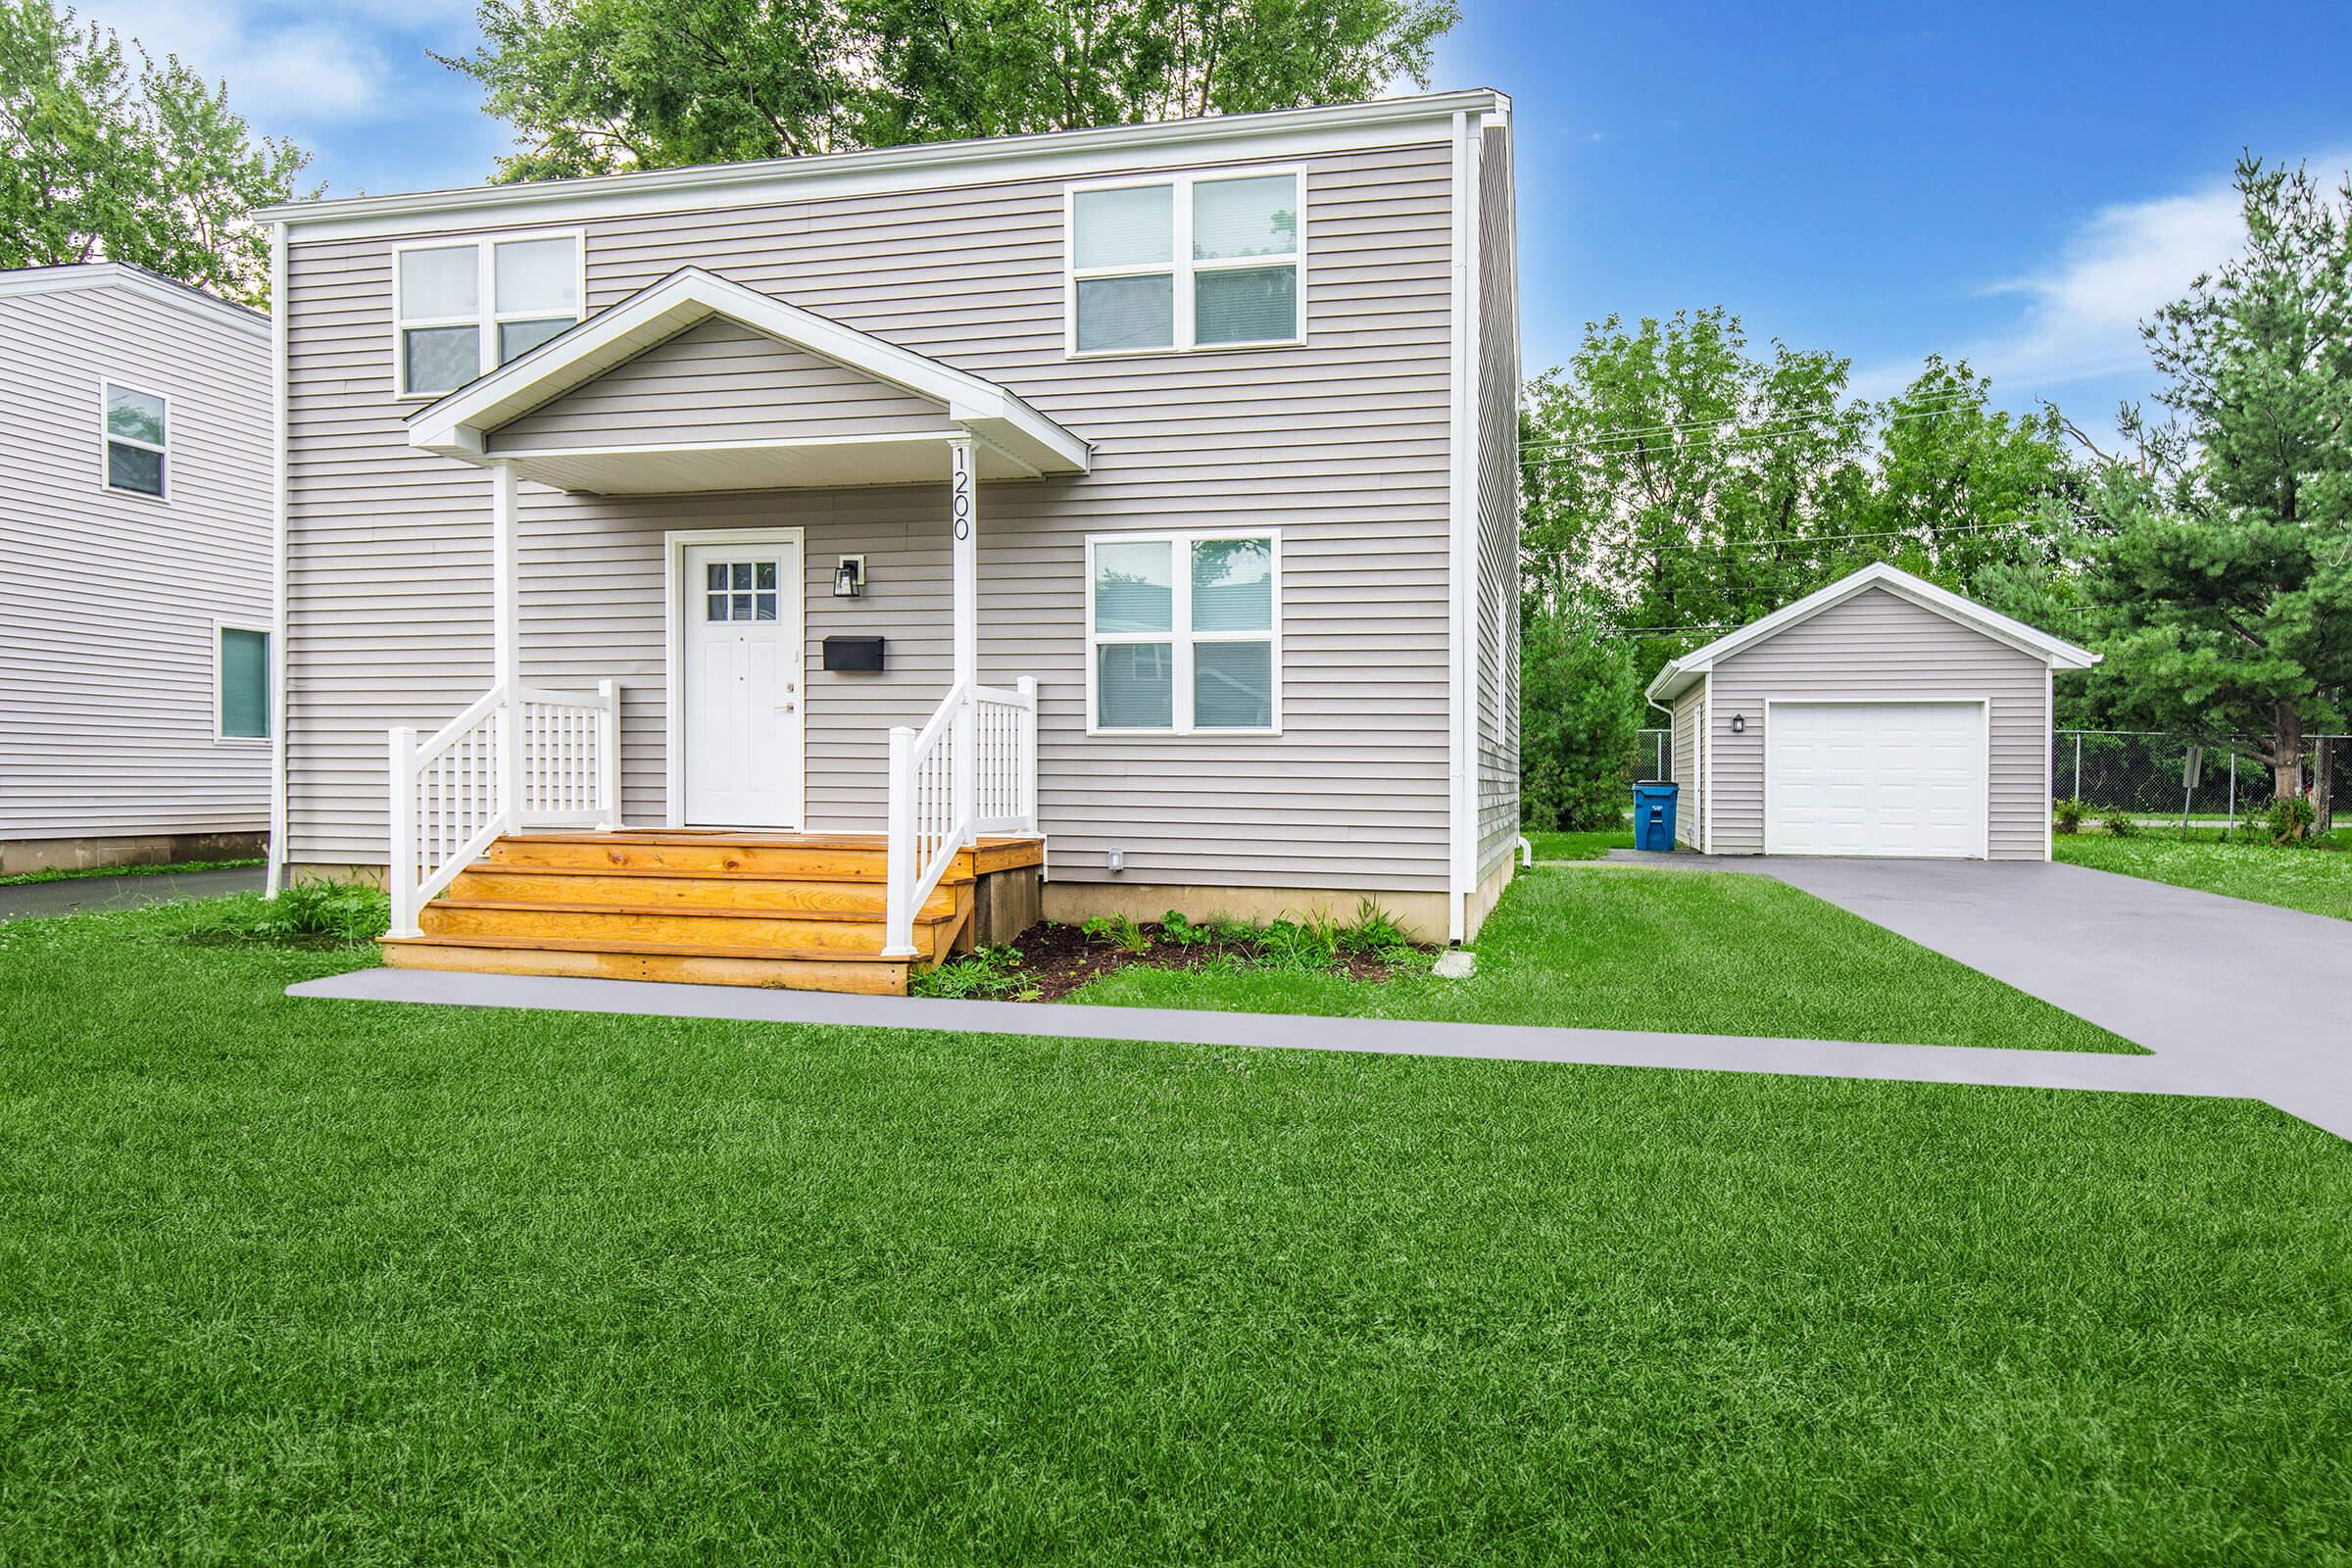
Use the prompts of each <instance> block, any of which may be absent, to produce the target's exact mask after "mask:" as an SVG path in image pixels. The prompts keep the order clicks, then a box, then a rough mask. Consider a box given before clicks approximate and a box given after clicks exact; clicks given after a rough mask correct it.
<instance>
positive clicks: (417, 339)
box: [392, 233, 581, 398]
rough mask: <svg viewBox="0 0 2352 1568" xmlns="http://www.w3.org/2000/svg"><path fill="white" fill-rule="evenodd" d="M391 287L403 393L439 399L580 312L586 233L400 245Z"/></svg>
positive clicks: (396, 357) (396, 356) (536, 343)
mask: <svg viewBox="0 0 2352 1568" xmlns="http://www.w3.org/2000/svg"><path fill="white" fill-rule="evenodd" d="M392 291H393V298H394V301H395V305H394V310H395V313H396V316H397V324H396V327H395V343H394V351H393V358H394V361H395V376H396V378H397V383H398V388H399V395H400V396H401V397H404V398H420V397H439V396H440V395H441V394H442V393H444V392H450V391H455V390H456V389H457V388H459V387H462V386H464V385H465V384H466V382H468V381H470V380H472V379H473V378H474V377H475V376H477V375H480V374H482V373H484V372H485V371H488V370H492V369H495V368H498V367H499V366H501V365H504V364H506V363H507V362H508V361H509V360H511V359H513V358H515V356H516V355H517V354H522V353H525V352H527V351H528V350H531V349H534V348H537V347H538V346H539V345H540V344H542V343H544V342H546V341H547V340H548V339H549V338H551V337H554V336H555V335H556V334H557V333H559V332H561V331H563V330H564V328H566V327H568V326H570V325H571V324H572V323H573V322H575V321H577V320H578V319H580V291H581V279H580V236H579V235H578V234H576V233H564V234H517V235H500V236H494V237H490V238H486V239H479V240H466V241H464V242H462V243H459V244H455V245H443V244H426V245H404V246H402V247H400V248H399V249H398V250H395V251H394V252H393V253H392Z"/></svg>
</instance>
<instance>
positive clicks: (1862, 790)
mask: <svg viewBox="0 0 2352 1568" xmlns="http://www.w3.org/2000/svg"><path fill="white" fill-rule="evenodd" d="M1764 853H1765V854H1767V855H1914V856H1941V857H1945V858H1964V857H1976V858H1981V857H1983V855H1984V854H1985V706H1984V704H1982V703H1774V704H1772V705H1771V707H1770V709H1769V710H1768V711H1767V712H1766V714H1765V719H1764Z"/></svg>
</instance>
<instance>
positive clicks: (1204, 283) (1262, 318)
mask: <svg viewBox="0 0 2352 1568" xmlns="http://www.w3.org/2000/svg"><path fill="white" fill-rule="evenodd" d="M1298 335H1299V269H1298V268H1297V267H1249V268H1241V269H1237V270H1231V271H1214V272H1201V273H1198V274H1197V275H1196V276H1195V277H1194V279H1193V338H1194V340H1195V341H1196V342H1201V343H1266V342H1279V341H1282V340H1284V339H1288V338H1294V337H1297V336H1298Z"/></svg>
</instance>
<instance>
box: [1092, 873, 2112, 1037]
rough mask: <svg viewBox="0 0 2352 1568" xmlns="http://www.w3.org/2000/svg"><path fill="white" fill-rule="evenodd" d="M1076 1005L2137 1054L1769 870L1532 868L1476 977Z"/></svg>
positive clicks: (1483, 949)
mask: <svg viewBox="0 0 2352 1568" xmlns="http://www.w3.org/2000/svg"><path fill="white" fill-rule="evenodd" d="M1067 1000H1068V1001H1071V1002H1093V1003H1107V1004H1112V1005H1126V1006H1152V1007H1215V1008H1221V1009H1227V1010H1234V1011H1243V1012H1316V1013H1331V1014H1354V1015H1374V1016H1382V1017H1392V1018H1445V1019H1461V1020H1465V1021H1469V1022H1474V1023H1528V1024H1556V1025H1562V1026H1574V1027H1581V1028H1591V1029H1665V1030H1674V1031H1679V1032H1684V1033H1691V1034H1725V1035H1784V1036H1793V1037H1797V1038H1800V1039H1812V1040H1871V1041H1884V1042H1888V1043H1892V1044H1896V1045H1929V1046H2014V1047H2021V1048H2027V1049H2036V1050H2048V1051H2119V1052H2136V1051H2137V1050H2138V1049H2139V1048H2138V1047H2136V1046H2133V1045H2131V1043H2129V1042H2128V1041H2125V1040H2122V1039H2120V1038H2118V1037H2117V1036H2115V1035H2112V1034H2109V1033H2108V1032H2107V1031H2106V1030H2104V1029H2100V1028H2097V1027H2096V1026H2094V1025H2092V1024H2088V1023H2085V1022H2083V1021H2082V1019H2080V1018H2078V1017H2076V1016H2075V1015H2074V1014H2072V1013H2069V1012H2064V1011H2061V1010H2060V1009H2058V1008H2056V1007H2053V1006H2051V1005H2049V1004H2048V1003H2045V1002H2040V1001H2037V1000H2035V999H2034V998H2033V997H2029V996H2027V995H2026V994H2025V993H2024V992H2022V991H2017V990H2013V989H2012V988H2010V987H2008V986H2006V985H2003V984H2002V983H2001V982H1999V981H1997V980H1994V979H1991V978H1990V977H1988V976H1986V975H1983V974H1980V973H1978V972H1977V971H1976V970H1974V969H1971V968H1968V967H1967V966H1966V965H1964V964H1960V963H1955V962H1954V961H1952V960H1951V959H1949V958H1946V957H1944V956H1942V955H1940V954H1936V953H1932V952H1930V951H1929V950H1928V949H1926V948H1923V947H1920V946H1918V945H1917V944H1916V943H1913V942H1910V941H1908V940H1906V939H1904V938H1902V937H1898V936H1896V935H1895V934H1894V933H1893V932H1891V931H1888V930H1887V929H1886V928H1885V927H1883V926H1876V925H1873V924H1871V923H1870V922H1869V921H1867V920H1864V919H1862V918H1861V917H1859V916H1858V915H1852V914H1848V913H1846V912H1845V911H1844V910H1843V909H1840V908H1838V907H1835V906H1834V905H1830V904H1825V903H1823V902H1822V901H1821V900H1819V899H1816V898H1814V897H1813V896H1812V895H1811V894H1809V893H1800V892H1798V891H1797V890H1796V889H1794V888H1792V887H1789V886H1788V885H1787V884H1785V883H1782V882H1777V881H1774V880H1773V879H1772V878H1770V877H1762V876H1746V875H1740V874H1737V873H1732V872H1720V871H1663V870H1661V871H1647V870H1641V869H1635V868H1627V869H1623V870H1620V869H1618V868H1616V867H1613V866H1611V867H1597V866H1596V867H1591V868H1585V869H1565V868H1564V869H1546V868H1544V867H1542V866H1538V867H1536V868H1535V869H1533V870H1529V871H1522V872H1520V873H1519V875H1518V876H1517V878H1516V879H1515V880H1514V881H1513V882H1512V884H1511V887H1510V889H1509V891H1508V892H1506V893H1505V894H1504V895H1503V902H1502V903H1501V904H1500V905H1499V906H1498V907H1496V908H1495V913H1494V914H1493V915H1492V916H1491V917H1490V918H1489V919H1488V921H1487V924H1486V928H1485V929H1484V930H1483V931H1481V932H1480V933H1479V938H1478V973H1477V974H1476V975H1475V976H1474V977H1472V978H1471V979H1468V980H1441V979H1438V978H1437V977H1435V976H1434V975H1426V974H1415V975H1411V976H1407V977H1402V978H1398V979H1395V980H1391V981H1389V982H1388V983H1386V984H1383V985H1364V984H1361V983H1358V982H1356V981H1353V980H1350V979H1348V977H1346V976H1345V975H1340V974H1333V973H1328V972H1323V971H1304V972H1301V971H1299V970H1290V969H1268V968H1232V969H1225V970H1218V969H1196V970H1190V971H1183V970H1174V969H1152V968H1142V967H1138V968H1131V969H1123V970H1120V971H1118V972H1117V973H1114V974H1110V975H1106V976H1105V977H1103V979H1101V980H1097V981H1094V982H1093V983H1091V984H1089V985H1087V986H1085V987H1082V988H1081V989H1079V990H1078V991H1075V992H1073V993H1071V995H1070V996H1069V998H1068V999H1067Z"/></svg>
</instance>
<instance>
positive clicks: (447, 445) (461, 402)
mask: <svg viewBox="0 0 2352 1568" xmlns="http://www.w3.org/2000/svg"><path fill="white" fill-rule="evenodd" d="M713 318H719V319H725V320H729V321H733V322H735V323H737V324H739V325H741V326H743V327H747V328H749V329H750V330H752V331H753V332H757V333H761V334H765V335H766V336H768V337H770V338H773V339H774V340H776V341H777V342H779V343H782V344H785V345H787V346H789V347H791V348H793V349H797V350H799V351H801V352H802V353H804V354H807V355H809V356H813V357H814V358H816V359H818V360H822V361H826V362H829V363H830V364H832V365H834V366H838V367H841V368H845V369H848V370H851V371H854V372H856V373H857V374H858V376H862V377H865V378H867V379H868V380H869V381H871V382H878V383H881V384H883V385H885V386H888V387H893V388H896V389H897V390H898V391H899V392H901V393H905V394H907V395H908V396H910V397H912V398H915V399H920V400H923V401H924V402H925V403H928V404H929V405H931V406H933V407H934V408H936V409H937V410H938V411H939V417H940V420H941V426H942V427H941V428H940V429H939V430H937V431H930V430H925V431H921V432H917V433H907V432H903V431H902V432H893V433H887V434H875V435H822V436H793V437H775V438H762V439H750V440H729V439H725V438H723V437H720V436H718V435H716V434H715V433H714V434H713V436H712V438H711V439H709V440H696V439H692V438H691V437H690V438H689V439H686V440H683V441H665V442H662V443H660V444H649V443H647V442H646V441H645V440H644V439H643V432H638V433H637V434H636V438H635V439H632V438H631V432H629V431H627V430H626V429H620V430H616V431H614V433H613V435H612V436H611V437H610V438H607V437H605V436H604V435H603V434H602V432H598V433H596V434H595V435H592V436H588V437H584V438H583V439H582V441H580V442H575V443H567V444H564V445H562V446H549V445H547V444H545V443H544V442H533V443H530V444H528V445H527V446H521V447H517V448H515V449H513V450H509V449H506V448H505V447H504V446H503V445H502V443H501V442H500V440H499V438H498V434H497V432H498V431H499V430H500V429H501V428H502V427H503V426H506V425H508V424H511V423H513V422H514V421H515V420H517V419H520V418H522V417H523V416H525V415H528V414H531V413H532V412H533V411H535V410H539V409H543V408H546V407H547V406H548V405H550V404H552V403H555V402H556V401H557V400H558V399H561V398H563V397H564V396H565V395H566V394H568V393H571V392H574V391H578V390H579V389H581V388H583V387H586V386H587V385H588V383H590V382H591V381H595V380H597V379H598V378H599V377H601V376H605V375H607V374H608V373H610V372H612V371H613V370H615V369H616V368H619V367H621V366H624V365H626V364H627V363H628V362H629V361H631V360H633V359H635V358H637V357H638V356H639V355H642V354H644V353H646V352H647V351H648V350H650V349H654V348H657V347H659V346H660V345H662V344H664V343H667V342H669V341H670V340H671V339H673V338H677V337H678V336H679V335H680V334H681V333H684V332H687V331H689V330H690V329H692V328H694V327H696V326H698V325H700V324H701V323H703V322H705V321H708V320H711V319H713ZM795 396H796V397H797V398H798V399H799V400H800V403H801V406H804V407H805V406H807V404H808V402H809V394H806V393H803V394H795ZM779 406H780V407H781V406H785V394H782V393H779ZM695 414H696V407H695V401H694V396H693V393H692V392H691V391H684V392H681V393H680V394H679V407H678V408H677V409H675V410H673V411H669V415H668V417H666V418H664V419H663V420H662V423H664V424H667V425H670V426H672V427H676V426H678V425H681V424H682V425H684V426H686V427H687V428H689V429H691V428H692V426H693V424H694V422H695ZM967 435H968V436H969V437H971V438H972V439H973V441H974V442H975V445H976V449H977V454H978V463H979V472H980V477H982V478H1033V477H1036V476H1038V475H1040V474H1047V473H1083V472H1085V471H1087V468H1088V467H1089V466H1090V464H1091V461H1092V457H1093V451H1092V448H1091V446H1090V445H1089V444H1088V443H1087V442H1086V441H1084V440H1082V439H1081V438H1080V437H1078V436H1077V435H1074V434H1073V433H1071V432H1070V431H1069V430H1067V429H1065V428H1064V427H1063V426H1062V425H1060V424H1059V423H1057V422H1055V421H1054V420H1053V419H1051V418H1049V417H1046V416H1045V415H1043V414H1041V413H1039V412H1038V411H1037V410H1036V409H1033V408H1031V407H1030V406H1029V405H1028V404H1027V403H1026V402H1024V401H1023V400H1022V399H1021V398H1020V397H1018V396H1017V395H1015V394H1014V393H1012V392H1010V391H1009V390H1007V389H1006V388H1005V387H1002V386H1000V385H998V384H997V383H995V382H993V381H989V380H986V379H984V378H982V377H980V376H976V375H973V374H971V373H970V372H968V371H965V370H959V369H957V368H955V367H953V366H949V365H945V364H942V363H941V362H939V361H937V360H934V359H931V358H929V357H928V356H925V355H922V354H917V353H915V352H914V351H912V350H910V349H906V348H902V347H900V346H899V345H897V344H895V343H890V342H887V341H885V340H884V339H882V338H878V337H876V336H874V335H873V334H871V333H869V332H861V331H858V329H857V328H855V327H849V326H844V325H843V324H842V323H840V322H838V321H833V320H829V319H826V318H824V317H820V316H817V315H814V314H813V313H811V312H809V311H804V310H802V309H800V308H799V307H798V306H794V305H789V304H786V303H785V302H784V301H782V300H779V299H776V298H774V297H773V296H770V295H766V294H762V293H760V292H759V291H758V290H757V289H752V288H747V287H746V286H744V285H743V284H741V283H736V282H732V281H730V280H728V279H726V278H722V277H718V276H716V275H714V274H712V273H710V272H706V271H704V270H701V269H700V268H686V269H684V270H680V271H677V272H673V273H671V274H670V275H669V276H668V277H665V278H663V279H662V281H660V282H658V283H654V284H650V285H648V286H647V287H646V288H643V289H640V290H639V291H638V292H637V293H635V294H632V295H630V296H629V297H628V298H627V299H625V300H623V301H621V302H620V303H619V304H617V305H614V306H613V307H611V308H609V309H607V310H604V311H600V312H598V313H597V314H596V315H594V316H591V317H589V318H588V319H585V320H583V321H581V322H580V323H579V324H578V325H576V326H574V327H572V328H571V329H570V330H569V331H567V332H564V333H563V334H561V335H560V336H558V337H555V338H552V339H550V340H549V341H548V342H546V343H543V344H541V345H539V346H538V347H537V348H535V349H533V350H531V351H530V352H529V353H527V354H524V355H521V356H519V357H517V358H515V359H514V360H511V361H509V362H508V363H507V364H505V365H503V366H501V367H499V368H497V369H495V370H493V371H491V372H490V373H489V374H487V375H484V376H481V377H479V378H478V379H476V380H474V381H472V382H469V383H468V384H467V385H466V386H463V387H460V388H459V389H458V390H457V391H455V392H452V393H450V394H449V395H448V396H447V397H444V398H442V399H441V400H439V401H438V402H436V403H433V404H431V405H429V406H428V407H426V408H424V409H422V410H420V411H419V412H418V413H417V414H416V415H414V416H412V417H411V418H410V421H409V442H410V444H411V445H412V446H416V447H419V448H422V449H424V450H425V451H428V452H434V453H438V454H440V455H441V456H444V457H449V458H455V459H457V460H458V461H460V462H463V463H470V464H474V465H477V466H490V465H492V464H508V465H511V466H513V467H514V469H515V472H517V473H518V474H520V475H522V476H523V477H525V478H529V479H534V480H537V481H539V482H541V483H545V484H551V485H555V486H557V487H559V488H562V489H566V490H581V491H589V492H594V493H598V494H608V495H654V494H670V493H677V492H681V491H700V490H750V489H775V488H784V487H795V486H826V485H872V484H905V483H908V482H914V481H921V480H930V479H940V478H944V477H945V475H946V472H947V466H948V464H947V453H946V452H945V450H944V447H945V445H946V444H947V443H948V442H949V441H951V440H955V439H960V438H962V437H964V436H967Z"/></svg>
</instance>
